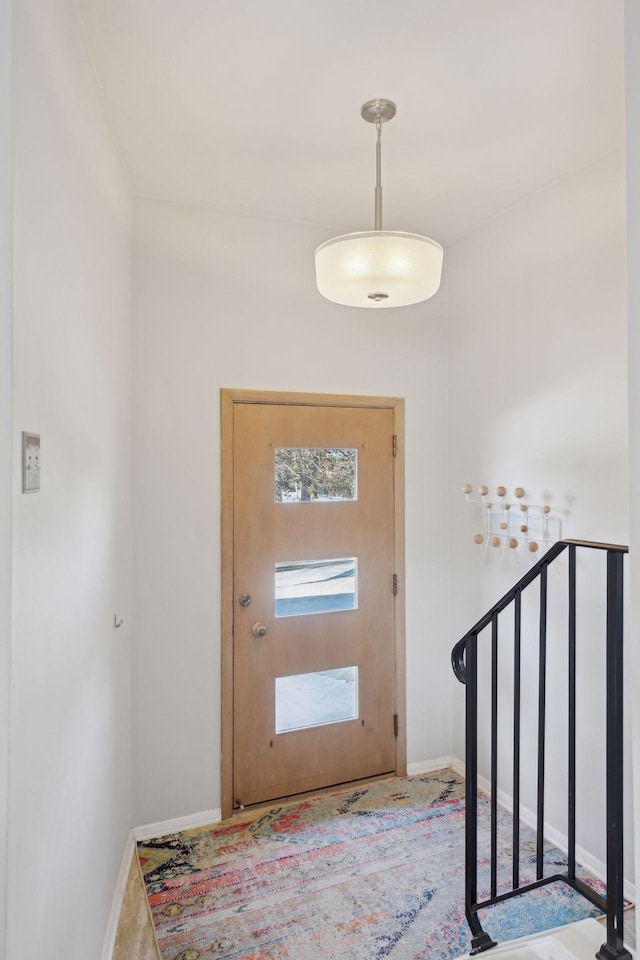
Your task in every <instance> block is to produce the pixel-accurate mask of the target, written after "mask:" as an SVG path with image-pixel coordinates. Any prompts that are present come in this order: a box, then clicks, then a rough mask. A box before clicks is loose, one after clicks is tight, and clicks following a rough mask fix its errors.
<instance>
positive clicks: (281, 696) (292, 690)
mask: <svg viewBox="0 0 640 960" xmlns="http://www.w3.org/2000/svg"><path fill="white" fill-rule="evenodd" d="M357 717H358V668H357V667H343V668H341V669H340V670H321V671H318V672H317V673H299V674H298V675H297V676H295V677H276V733H286V732H287V730H303V729H304V728H305V727H318V726H321V725H322V724H325V723H337V722H338V721H340V720H356V719H357Z"/></svg>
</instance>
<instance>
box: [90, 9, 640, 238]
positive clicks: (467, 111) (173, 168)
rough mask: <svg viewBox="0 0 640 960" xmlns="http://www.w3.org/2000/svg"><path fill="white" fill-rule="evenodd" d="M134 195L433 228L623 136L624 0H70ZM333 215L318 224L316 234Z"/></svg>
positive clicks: (461, 223) (335, 223) (481, 216)
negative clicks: (384, 118)
mask: <svg viewBox="0 0 640 960" xmlns="http://www.w3.org/2000/svg"><path fill="white" fill-rule="evenodd" d="M76 2H77V6H78V9H79V11H80V14H81V16H82V19H83V21H84V25H85V29H86V33H87V36H88V40H89V44H90V47H91V49H92V54H93V57H94V60H95V64H96V69H97V73H98V78H99V81H100V83H101V86H102V89H103V92H104V96H105V99H106V103H107V107H108V111H109V114H110V118H111V122H112V125H113V129H114V133H115V136H116V137H117V140H118V142H119V144H120V147H121V150H122V154H123V157H124V161H125V165H126V168H127V172H128V176H129V179H130V182H131V186H132V189H133V191H134V193H136V194H137V195H141V196H146V197H154V198H159V199H166V200H173V201H179V202H186V203H198V204H211V205H215V206H217V207H223V208H227V209H232V210H244V211H250V212H254V213H258V214H263V215H266V216H275V217H280V218H286V219H291V220H303V221H310V222H314V223H319V224H327V225H330V226H331V227H332V228H339V229H341V230H344V231H350V230H367V229H371V227H372V218H373V185H374V173H375V167H374V160H375V146H374V144H375V129H374V128H373V127H372V126H371V125H369V124H366V123H365V122H364V121H363V120H361V118H360V106H361V104H362V103H363V102H364V101H365V100H369V99H371V98H373V97H388V98H390V99H392V100H395V101H396V103H397V105H398V115H397V117H396V118H395V120H393V121H392V122H391V123H389V124H387V125H386V126H385V127H384V129H383V186H384V214H385V216H384V226H385V227H387V228H388V229H400V230H407V231H413V232H416V233H424V234H427V235H429V236H432V237H434V238H435V239H437V240H440V242H443V243H447V242H450V241H451V240H453V239H455V238H456V237H459V236H461V235H463V234H464V233H466V232H468V231H469V230H472V229H474V228H475V227H476V226H478V225H479V224H480V223H482V222H484V221H485V220H487V219H489V218H491V217H493V216H495V215H496V214H498V213H500V212H501V211H502V210H504V209H506V208H507V207H509V206H511V205H512V204H514V203H516V202H518V201H519V200H521V199H523V198H524V197H526V196H529V195H530V194H532V193H534V192H535V191H536V190H539V189H540V188H541V187H543V186H545V185H547V184H548V183H550V182H551V181H553V180H555V179H557V178H558V177H562V176H564V175H566V174H568V173H572V172H573V171H575V170H577V169H579V168H581V167H583V166H585V165H587V164H588V163H590V162H592V161H594V160H597V159H599V158H600V157H602V156H604V155H606V154H607V153H609V152H610V151H611V150H613V149H615V148H617V147H619V146H620V145H621V144H622V143H623V139H624V99H623V98H624V76H623V69H624V67H623V49H624V43H623V0H396V2H395V3H391V2H384V3H383V2H381V0H76ZM330 233H331V231H328V234H327V235H329V234H330Z"/></svg>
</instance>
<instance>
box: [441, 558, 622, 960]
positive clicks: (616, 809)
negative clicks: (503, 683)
mask: <svg viewBox="0 0 640 960" xmlns="http://www.w3.org/2000/svg"><path fill="white" fill-rule="evenodd" d="M583 548H584V549H589V550H604V551H606V554H607V584H606V588H607V593H606V596H607V619H606V664H607V665H606V820H607V855H606V856H607V875H606V896H604V897H603V896H601V895H600V894H599V893H597V892H596V891H595V890H593V889H592V888H591V887H589V886H588V885H587V884H586V883H584V882H583V881H582V880H580V878H579V877H578V876H577V875H576V552H577V550H578V549H583ZM565 550H568V557H569V563H568V611H569V616H568V658H567V659H568V697H567V711H568V796H567V809H568V848H567V871H566V873H555V874H553V875H552V876H548V877H545V876H544V862H543V852H544V804H545V738H546V672H547V663H546V660H547V573H548V568H549V565H550V564H551V563H553V561H554V560H555V559H556V558H557V557H558V556H559V555H560V554H561V553H563V552H564V551H565ZM627 552H628V547H625V546H617V545H615V544H609V543H592V542H590V541H585V540H561V541H560V542H558V543H556V544H554V546H552V547H551V549H550V550H549V551H548V552H547V553H545V555H544V556H543V557H541V558H540V560H538V562H537V563H536V564H535V565H534V566H533V567H532V568H531V569H530V570H529V571H528V572H527V573H526V574H525V576H524V577H522V579H521V580H519V581H518V583H516V585H515V586H514V587H513V588H512V589H511V590H510V591H509V592H508V593H507V594H505V596H504V597H503V598H502V599H501V600H500V601H499V602H498V603H496V604H495V606H493V607H492V608H491V610H489V611H488V612H487V613H486V614H485V615H484V616H483V617H482V618H481V619H480V620H478V622H477V623H476V624H475V625H474V626H473V627H472V628H471V630H469V631H468V632H467V633H466V634H465V636H464V637H462V639H461V640H459V641H458V643H456V645H455V647H454V648H453V650H452V653H451V662H452V665H453V670H454V673H455V675H456V677H457V678H458V680H459V681H460V682H461V683H463V684H464V685H465V693H466V698H465V699H466V711H465V716H466V719H465V740H466V753H465V768H466V770H465V775H466V799H465V910H466V915H467V920H468V923H469V926H470V928H471V934H472V950H471V953H472V954H477V953H481V952H482V951H484V950H488V949H489V948H490V947H493V946H495V945H496V944H495V941H494V940H492V938H491V937H490V936H489V934H488V933H487V932H486V931H485V930H483V928H482V924H481V922H480V919H479V917H478V911H479V910H482V909H483V908H485V907H489V906H491V905H493V904H496V903H501V902H503V901H505V900H509V899H510V898H512V897H516V896H519V895H521V894H523V893H526V892H527V891H529V890H534V889H536V888H538V887H541V886H543V885H546V884H550V883H555V882H563V883H565V884H568V885H569V886H570V887H572V888H573V889H574V890H576V891H578V893H580V894H581V895H582V896H583V897H585V898H586V899H587V900H589V901H590V902H591V903H592V904H594V905H595V906H596V907H598V909H600V910H602V911H603V912H604V913H606V917H607V939H606V942H605V943H603V944H602V946H601V948H600V950H599V951H598V953H597V954H596V956H597V957H598V958H600V960H626V958H631V954H630V953H629V951H628V950H627V949H626V948H625V946H624V940H623V908H624V896H623V823H622V819H623V754H622V745H623V713H622V679H623V660H622V654H623V561H624V555H625V553H627ZM535 580H539V582H540V614H539V661H538V684H539V688H538V698H537V713H538V715H537V738H538V744H537V746H538V751H537V753H538V756H537V817H536V879H535V881H532V882H529V883H521V879H520V782H521V777H520V773H521V771H520V761H521V756H520V739H521V738H520V724H521V636H522V594H523V591H524V590H525V589H526V588H527V587H528V586H529V584H531V583H533V582H534V581H535ZM510 606H513V644H514V656H513V664H514V666H513V773H512V776H513V782H512V791H513V860H512V876H511V889H510V890H507V892H501V893H498V642H499V635H498V622H499V621H498V618H499V614H501V613H502V612H503V611H504V610H505V609H506V608H507V607H510ZM489 626H490V627H491V648H490V657H491V720H490V724H491V729H490V749H489V754H490V756H489V764H490V785H491V788H490V794H491V795H490V854H489V869H490V896H489V897H488V898H485V899H483V900H480V901H479V900H478V636H479V634H480V633H482V631H484V630H485V629H486V628H487V627H489Z"/></svg>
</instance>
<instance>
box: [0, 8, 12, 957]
mask: <svg viewBox="0 0 640 960" xmlns="http://www.w3.org/2000/svg"><path fill="white" fill-rule="evenodd" d="M12 23H13V3H11V2H10V0H0V957H4V955H5V953H4V949H5V943H6V898H7V884H6V879H7V802H8V786H7V785H8V775H9V694H10V685H9V672H10V664H11V451H12V442H11V440H12V432H13V428H12V422H11V397H12V367H11V326H12V318H11V296H12V282H11V281H12V267H11V259H12V257H11V236H12V230H11V207H12V192H13V190H12V126H13V120H12V71H13V25H12Z"/></svg>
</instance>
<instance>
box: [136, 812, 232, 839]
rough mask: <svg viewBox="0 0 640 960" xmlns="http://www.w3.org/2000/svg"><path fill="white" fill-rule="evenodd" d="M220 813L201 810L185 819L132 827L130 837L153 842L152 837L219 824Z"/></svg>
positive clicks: (178, 818) (179, 818)
mask: <svg viewBox="0 0 640 960" xmlns="http://www.w3.org/2000/svg"><path fill="white" fill-rule="evenodd" d="M221 820H222V811H221V810H220V809H217V810H203V811H202V812H201V813H191V814H189V815H188V816H186V817H176V818H175V819H173V820H160V821H159V822H158V823H148V824H146V826H143V827H134V828H133V830H132V835H133V837H134V839H135V840H153V839H154V837H164V836H166V835H167V834H169V833H180V832H181V831H182V830H193V829H194V828H195V827H206V826H208V824H210V823H211V824H214V823H220V821H221Z"/></svg>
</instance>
